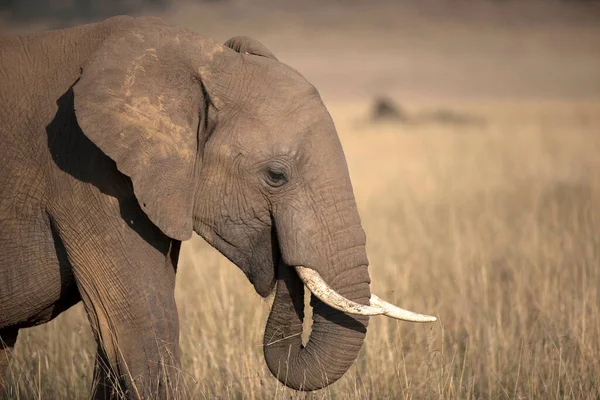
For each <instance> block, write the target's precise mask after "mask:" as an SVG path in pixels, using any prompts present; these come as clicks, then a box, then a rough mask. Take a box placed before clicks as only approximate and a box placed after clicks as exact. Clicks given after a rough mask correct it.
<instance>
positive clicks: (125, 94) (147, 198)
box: [74, 27, 222, 240]
mask: <svg viewBox="0 0 600 400" xmlns="http://www.w3.org/2000/svg"><path fill="white" fill-rule="evenodd" d="M173 29H174V28H168V27H152V28H145V29H133V30H131V31H126V32H124V33H120V34H118V35H114V36H112V37H109V38H108V39H107V40H105V41H104V43H103V44H102V45H101V46H100V47H99V48H98V50H97V51H96V52H95V53H94V54H93V55H92V56H91V57H90V58H89V59H88V61H87V62H86V64H85V65H84V66H83V69H82V74H81V77H80V79H79V81H78V82H77V83H76V85H75V87H74V93H75V113H76V116H77V121H78V123H79V126H80V127H81V130H82V131H83V133H84V134H85V135H86V136H87V137H88V138H89V139H90V140H91V141H92V142H93V143H94V144H95V145H96V146H98V147H99V148H100V149H101V150H102V151H103V152H104V153H105V154H106V155H108V156H109V157H110V158H112V159H113V160H114V161H115V162H116V165H117V168H118V169H119V171H121V172H122V173H123V174H125V175H127V176H128V177H130V178H131V181H132V183H133V189H134V193H135V196H136V198H137V200H138V202H139V204H140V206H141V208H142V209H143V210H144V212H145V213H146V214H147V215H148V217H149V218H150V220H151V221H152V222H153V223H154V224H155V225H156V226H158V228H160V229H161V230H162V231H163V232H164V233H165V234H166V235H168V236H169V237H172V238H174V239H178V240H187V239H189V238H190V237H191V235H192V229H193V218H192V209H193V204H194V201H193V196H194V174H195V171H196V167H197V166H196V165H195V164H196V162H197V161H196V160H197V159H198V158H197V157H196V154H197V151H198V147H199V146H202V145H203V143H204V140H205V138H203V137H202V135H203V134H205V130H204V129H203V127H204V126H205V125H206V122H205V118H206V112H205V110H206V109H207V108H206V107H207V106H206V104H207V103H206V101H205V98H204V96H205V95H204V94H205V93H206V91H205V90H204V88H203V85H202V83H201V80H200V76H199V72H198V71H200V70H201V68H202V64H203V63H207V62H208V61H209V60H210V59H211V57H212V55H213V53H214V52H215V51H218V48H216V47H215V46H214V45H210V46H205V47H204V48H202V46H201V43H200V39H199V38H198V37H197V36H196V37H191V35H190V33H189V32H185V31H182V30H179V31H173ZM194 41H195V42H194ZM191 42H194V43H192V44H190V43H191ZM204 44H206V42H205V43H204ZM209 44H210V43H209ZM206 47H208V48H209V49H208V50H207V48H206ZM221 51H222V47H221ZM188 53H192V54H194V56H195V57H196V58H197V59H194V60H191V59H190V56H187V55H186V54H188ZM203 57H204V58H203Z"/></svg>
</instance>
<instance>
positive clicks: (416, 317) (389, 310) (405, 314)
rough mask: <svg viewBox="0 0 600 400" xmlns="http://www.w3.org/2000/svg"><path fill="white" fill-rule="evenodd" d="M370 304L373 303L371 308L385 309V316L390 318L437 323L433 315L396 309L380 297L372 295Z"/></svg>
mask: <svg viewBox="0 0 600 400" xmlns="http://www.w3.org/2000/svg"><path fill="white" fill-rule="evenodd" d="M370 303H371V306H373V307H380V308H383V309H384V310H385V312H384V313H383V314H384V315H386V316H388V317H390V318H395V319H401V320H404V321H411V322H435V321H437V318H436V317H432V316H431V315H423V314H417V313H415V312H412V311H408V310H404V309H402V308H400V307H396V306H395V305H393V304H391V303H388V302H387V301H385V300H381V299H380V298H379V297H377V296H376V295H374V294H371V301H370Z"/></svg>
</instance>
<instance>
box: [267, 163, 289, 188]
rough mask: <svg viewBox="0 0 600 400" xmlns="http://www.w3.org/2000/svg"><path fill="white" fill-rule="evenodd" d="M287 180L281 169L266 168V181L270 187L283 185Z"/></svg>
mask: <svg viewBox="0 0 600 400" xmlns="http://www.w3.org/2000/svg"><path fill="white" fill-rule="evenodd" d="M287 182H288V180H287V177H286V176H285V173H283V172H281V171H276V170H273V169H271V168H269V169H268V170H267V183H268V184H269V186H271V187H275V188H277V187H280V186H283V185H285V184H286V183H287Z"/></svg>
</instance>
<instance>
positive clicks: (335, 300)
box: [294, 266, 386, 315]
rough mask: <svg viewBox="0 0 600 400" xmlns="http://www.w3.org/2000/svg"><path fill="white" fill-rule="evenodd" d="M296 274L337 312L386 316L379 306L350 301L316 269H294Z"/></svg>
mask: <svg viewBox="0 0 600 400" xmlns="http://www.w3.org/2000/svg"><path fill="white" fill-rule="evenodd" d="M294 268H295V269H296V273H297V274H298V276H299V277H300V279H301V280H302V282H303V283H304V284H305V285H306V287H307V288H308V290H310V292H311V293H312V294H314V295H315V296H316V297H317V298H318V299H319V300H321V301H322V302H323V303H325V304H327V305H328V306H330V307H332V308H335V309H336V310H339V311H343V312H345V313H347V314H355V315H381V314H385V313H386V310H385V309H384V308H383V307H378V306H373V305H370V306H366V305H364V304H360V303H357V302H354V301H352V300H348V299H347V298H345V297H344V296H342V295H341V294H339V293H338V292H336V291H335V290H333V289H332V288H331V286H329V285H328V284H327V283H326V282H325V280H324V279H323V278H322V277H321V275H320V274H319V273H318V272H317V271H315V270H314V269H310V268H306V267H303V266H297V267H294Z"/></svg>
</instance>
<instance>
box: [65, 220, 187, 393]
mask: <svg viewBox="0 0 600 400" xmlns="http://www.w3.org/2000/svg"><path fill="white" fill-rule="evenodd" d="M131 220H134V219H133V218H131ZM107 221H108V226H106V227H105V226H103V221H93V222H94V230H95V232H100V233H96V234H95V235H94V236H93V240H81V239H80V238H81V237H89V236H90V234H86V233H78V234H77V235H73V233H72V231H69V229H68V226H62V225H61V226H59V232H61V235H65V236H67V237H62V238H61V239H62V240H63V242H64V244H65V248H66V250H67V254H68V257H69V261H70V263H71V265H72V266H73V274H74V277H75V281H76V282H77V287H78V289H79V293H80V294H81V299H82V301H83V305H84V307H85V310H86V312H87V316H88V320H89V322H90V325H91V327H92V330H93V332H94V335H95V338H96V341H97V343H98V346H99V351H98V356H97V361H96V372H95V377H96V379H95V381H96V382H95V393H94V394H95V396H96V397H97V398H114V397H117V398H121V397H127V398H173V397H176V395H175V393H176V388H177V386H178V383H179V376H180V373H179V371H180V358H179V320H178V316H177V308H176V304H175V266H174V262H173V257H171V253H172V252H173V251H174V248H175V247H176V246H175V243H177V244H178V243H179V242H173V241H172V240H171V239H170V238H168V237H166V236H163V235H162V234H161V233H160V232H159V231H158V230H157V229H156V228H155V227H153V226H147V227H145V226H144V221H139V220H134V222H135V224H134V226H136V227H137V228H138V231H133V230H131V229H129V228H128V227H127V226H123V225H120V224H121V223H122V222H121V221H120V220H117V221H115V220H109V219H107ZM60 223H61V222H60V221H59V222H58V224H60ZM123 224H124V223H123ZM115 225H116V226H115ZM81 226H83V227H85V225H83V224H82V223H80V224H79V225H78V227H81Z"/></svg>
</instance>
